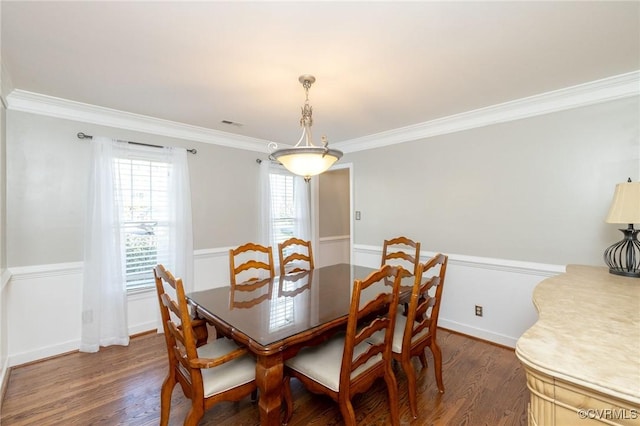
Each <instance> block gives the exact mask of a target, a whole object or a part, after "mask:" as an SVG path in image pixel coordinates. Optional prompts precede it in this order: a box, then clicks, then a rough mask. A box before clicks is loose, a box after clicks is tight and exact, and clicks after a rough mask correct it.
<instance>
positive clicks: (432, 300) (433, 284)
mask: <svg viewBox="0 0 640 426" xmlns="http://www.w3.org/2000/svg"><path fill="white" fill-rule="evenodd" d="M448 261H449V258H448V256H446V255H443V254H436V255H435V256H433V257H432V258H431V259H429V260H428V261H427V262H425V263H424V264H423V263H419V264H418V271H417V273H416V276H415V280H414V284H413V288H412V291H411V299H410V300H409V309H408V311H407V315H406V316H404V315H402V314H400V313H398V314H397V315H396V328H395V331H394V335H393V346H392V352H393V358H394V359H395V360H397V361H398V362H400V364H401V365H402V369H403V370H404V372H405V374H406V376H407V386H408V392H409V406H410V407H411V414H412V415H413V417H414V418H417V417H418V406H417V388H416V373H415V371H414V368H413V365H412V364H411V359H412V358H413V357H418V358H419V359H420V363H421V364H422V368H425V367H427V358H426V356H425V349H426V348H427V347H428V348H429V349H430V350H431V353H432V354H433V364H434V369H435V376H436V384H437V385H438V391H440V393H444V384H443V382H442V351H441V350H440V346H438V341H437V339H436V335H437V331H438V328H437V327H438V315H439V313H440V302H441V301H442V289H443V288H444V280H445V277H446V274H447V263H448ZM382 339H383V337H382V335H380V334H378V335H375V336H373V338H372V339H370V341H371V342H374V343H375V342H380V341H381V340H382Z"/></svg>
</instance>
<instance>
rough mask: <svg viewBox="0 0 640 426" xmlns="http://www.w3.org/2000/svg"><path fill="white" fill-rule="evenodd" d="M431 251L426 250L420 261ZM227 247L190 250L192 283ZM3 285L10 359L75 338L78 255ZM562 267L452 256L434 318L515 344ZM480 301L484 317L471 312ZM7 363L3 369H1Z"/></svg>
mask: <svg viewBox="0 0 640 426" xmlns="http://www.w3.org/2000/svg"><path fill="white" fill-rule="evenodd" d="M349 247H350V241H349V238H348V237H335V238H327V239H324V240H321V241H320V243H319V244H318V249H317V251H318V255H317V256H316V258H317V259H318V262H317V265H318V266H326V265H331V264H335V263H340V262H348V261H349ZM381 253H382V247H375V246H363V245H354V247H353V257H354V259H353V263H356V264H359V265H364V266H370V267H375V268H377V267H378V266H379V265H380V257H381ZM432 254H433V253H428V252H423V253H422V260H423V261H424V260H426V259H427V258H428V257H429V256H430V255H432ZM228 256H229V248H228V247H225V248H216V249H207V250H197V251H195V253H194V267H195V270H194V290H205V289H208V288H214V287H220V286H223V285H226V283H228V281H229V263H228V262H229V261H228ZM10 271H11V274H10V279H9V282H8V284H6V286H5V294H4V297H5V301H4V302H5V308H6V312H5V314H6V317H7V318H6V319H7V324H8V330H7V334H8V336H7V346H8V365H9V366H15V365H20V364H24V363H27V362H31V361H35V360H38V359H43V358H47V357H50V356H55V355H59V354H62V353H65V352H69V351H74V350H77V349H78V347H79V345H80V330H81V321H80V319H81V311H82V262H74V263H65V264H55V265H38V266H29V267H20V268H11V269H10ZM560 272H564V266H558V265H541V264H533V263H527V262H513V261H507V260H498V259H486V258H473V257H468V256H466V257H465V256H457V255H450V257H449V269H448V271H447V281H446V284H445V289H444V296H443V302H442V307H441V311H440V322H439V325H440V326H441V327H443V328H447V329H450V330H454V331H458V332H461V333H464V334H467V335H470V336H475V337H478V338H481V339H485V340H488V341H492V342H495V343H498V344H501V345H505V346H510V347H515V343H516V341H517V340H518V338H519V337H520V335H521V334H522V333H523V332H524V331H525V330H527V329H528V328H529V327H530V326H531V325H533V323H534V322H535V321H536V320H537V312H536V310H535V308H534V306H533V304H532V301H531V296H532V292H533V288H534V287H535V286H536V284H538V283H539V282H540V281H541V280H543V279H544V278H546V277H549V276H552V275H555V274H557V273H560ZM157 304H158V301H157V296H156V293H155V291H153V290H151V291H146V292H139V293H134V294H130V295H129V298H128V322H129V333H130V334H137V333H141V332H145V331H150V330H155V329H156V326H157V324H158V322H157V321H158V319H157V316H158V306H157ZM475 305H481V306H482V307H483V310H484V316H482V317H477V316H475V314H474V307H475ZM3 370H4V369H3Z"/></svg>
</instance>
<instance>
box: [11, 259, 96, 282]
mask: <svg viewBox="0 0 640 426" xmlns="http://www.w3.org/2000/svg"><path fill="white" fill-rule="evenodd" d="M83 267H84V262H68V263H52V264H46V265H30V266H15V267H12V268H10V277H11V281H20V280H30V279H35V278H47V277H55V276H59V275H73V274H82V268H83Z"/></svg>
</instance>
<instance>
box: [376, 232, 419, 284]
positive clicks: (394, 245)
mask: <svg viewBox="0 0 640 426" xmlns="http://www.w3.org/2000/svg"><path fill="white" fill-rule="evenodd" d="M418 263H420V243H419V242H416V241H413V240H411V239H409V238H407V237H396V238H392V239H390V240H384V243H383V245H382V262H381V265H393V266H400V267H402V268H403V269H404V272H403V276H408V275H415V274H416V270H417V268H418Z"/></svg>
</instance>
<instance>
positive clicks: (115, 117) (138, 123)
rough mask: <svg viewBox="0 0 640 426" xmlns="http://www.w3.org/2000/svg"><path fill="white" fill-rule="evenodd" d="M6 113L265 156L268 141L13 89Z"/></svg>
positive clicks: (8, 99) (8, 97)
mask: <svg viewBox="0 0 640 426" xmlns="http://www.w3.org/2000/svg"><path fill="white" fill-rule="evenodd" d="M7 102H8V109H9V110H14V111H22V112H29V113H33V114H40V115H46V116H50V117H56V118H62V119H67V120H73V121H81V122H84V123H92V124H99V125H102V126H109V127H115V128H118V129H127V130H134V131H138V132H144V133H150V134H155V135H161V136H169V137H172V138H178V139H186V140H191V141H196V142H204V143H210V144H214V145H222V146H227V147H231V148H238V149H245V150H248V151H258V152H265V150H266V145H267V141H264V140H262V139H257V138H250V137H247V136H241V135H236V134H233V133H227V132H221V131H219V130H212V129H207V128H204V127H198V126H192V125H189V124H184V123H178V122H175V121H169V120H163V119H160V118H154V117H149V116H146V115H140V114H133V113H129V112H124V111H118V110H115V109H111V108H104V107H100V106H96V105H90V104H85V103H82V102H76V101H70V100H67V99H61V98H56V97H53V96H47V95H42V94H39V93H33V92H28V91H25V90H20V89H15V90H13V91H12V92H11V93H10V94H9V96H7Z"/></svg>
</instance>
